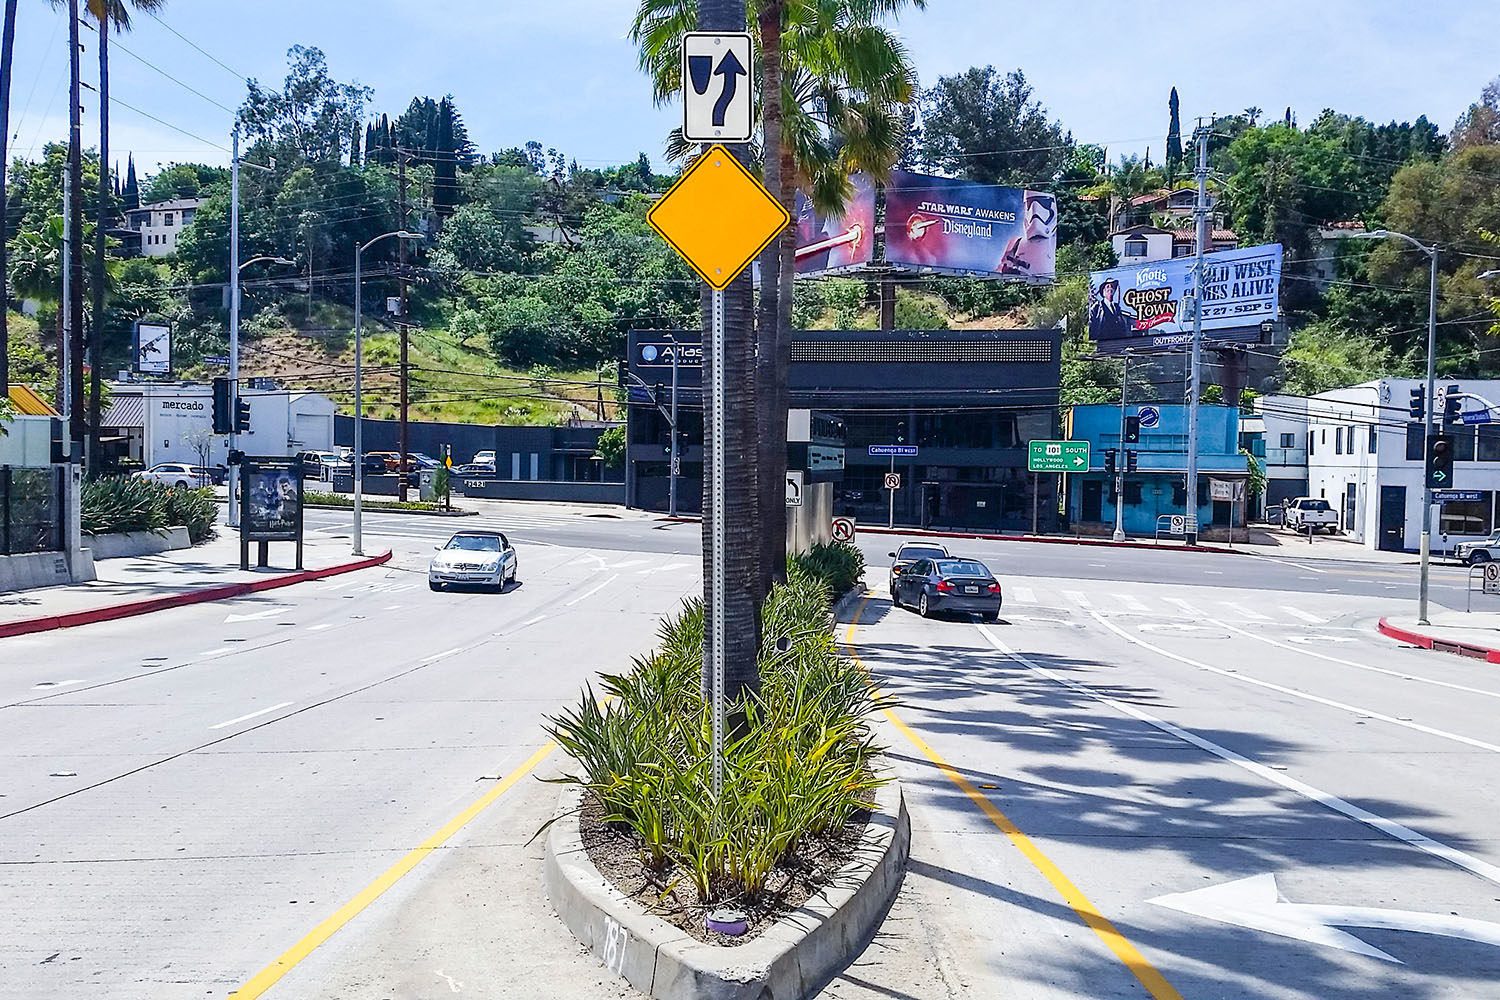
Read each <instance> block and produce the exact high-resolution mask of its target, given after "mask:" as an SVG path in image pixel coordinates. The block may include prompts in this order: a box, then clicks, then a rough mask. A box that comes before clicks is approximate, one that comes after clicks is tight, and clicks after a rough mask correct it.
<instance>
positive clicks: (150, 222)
mask: <svg viewBox="0 0 1500 1000" xmlns="http://www.w3.org/2000/svg"><path fill="white" fill-rule="evenodd" d="M203 202H204V199H203V198H176V199H174V200H172V201H158V202H154V203H152V204H150V205H142V206H141V207H140V208H132V209H130V210H129V211H128V212H126V213H125V216H126V227H127V228H129V229H133V230H135V231H136V232H138V233H140V234H141V256H143V257H166V256H169V255H171V254H174V253H176V252H177V237H178V236H179V235H181V233H182V230H183V229H184V228H185V227H186V226H187V225H188V223H190V222H192V221H193V216H194V214H196V213H197V211H198V209H200V208H202V207H203Z"/></svg>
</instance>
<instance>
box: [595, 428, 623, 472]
mask: <svg viewBox="0 0 1500 1000" xmlns="http://www.w3.org/2000/svg"><path fill="white" fill-rule="evenodd" d="M594 454H596V455H598V456H599V458H600V459H602V460H603V461H604V467H605V468H606V469H620V468H623V467H624V466H625V428H624V427H611V428H609V429H608V430H606V431H605V432H604V433H603V434H600V435H599V443H598V444H597V445H595V450H594Z"/></svg>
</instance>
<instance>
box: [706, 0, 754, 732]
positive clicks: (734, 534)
mask: <svg viewBox="0 0 1500 1000" xmlns="http://www.w3.org/2000/svg"><path fill="white" fill-rule="evenodd" d="M698 28H699V30H701V31H743V30H745V2H744V0H700V2H699V5H698ZM733 151H734V152H735V153H736V155H738V156H741V157H743V156H744V155H745V150H744V147H743V146H740V147H739V148H737V149H733ZM753 299H754V295H753V292H752V290H751V285H750V275H749V274H748V273H747V274H744V275H741V276H740V278H739V279H738V280H736V281H735V282H734V283H733V284H732V285H730V286H729V288H728V289H726V290H725V292H724V409H725V433H724V440H722V441H720V440H717V439H716V438H715V437H714V436H713V426H712V425H713V421H712V420H711V419H709V415H710V414H711V413H712V407H713V406H714V404H715V398H714V392H713V380H712V379H708V380H706V382H705V385H704V392H703V407H704V417H705V420H704V423H705V431H706V433H705V434H704V444H705V446H706V449H707V456H708V457H709V459H710V460H711V458H712V455H713V453H714V452H715V451H716V450H720V449H722V452H723V455H724V459H725V469H726V471H727V474H726V476H725V483H724V524H723V528H724V548H723V552H722V558H723V562H724V573H725V581H724V583H725V585H724V609H723V610H724V634H723V635H722V636H715V635H713V634H712V629H706V630H705V633H704V643H703V677H702V688H703V693H704V695H705V697H707V696H710V695H711V694H712V693H713V649H714V647H713V643H715V642H722V643H723V651H724V697H725V699H726V701H727V702H728V703H729V704H731V705H732V704H734V702H736V701H737V700H739V698H740V697H741V696H742V695H743V694H744V693H745V692H746V691H750V692H757V691H759V690H760V670H759V663H758V662H757V656H758V654H759V651H760V615H759V611H758V608H759V602H758V601H757V600H756V595H757V593H758V591H759V584H760V580H759V575H758V573H757V572H756V563H757V562H758V557H759V555H760V544H759V538H758V537H757V531H756V517H755V513H756V506H757V500H758V499H759V497H758V494H757V491H756V481H757V477H756V461H757V459H758V457H759V456H758V453H757V448H756V429H757V427H756V406H755V338H754V336H753V333H752V329H753V320H754V316H753ZM711 303H712V293H711V292H705V294H704V296H703V321H704V329H705V330H709V329H711V328H712V327H711V324H712V305H711ZM703 361H704V371H705V373H707V372H708V371H710V368H709V366H710V365H711V364H712V363H713V361H714V357H713V354H712V347H711V346H710V347H709V349H708V350H705V351H704V359H703ZM707 465H708V462H705V466H707ZM705 471H707V470H705ZM711 489H712V476H711V475H705V476H704V478H703V582H704V588H703V589H704V597H705V605H706V606H707V607H706V610H707V612H708V615H709V620H710V621H711V620H712V617H713V610H714V609H713V604H712V600H713V587H712V584H711V581H712V578H713V560H714V534H715V532H714V519H713V502H712V499H713V498H712V495H711ZM735 715H740V713H735ZM735 715H731V718H730V729H731V732H733V731H738V730H739V729H740V728H741V727H742V726H743V716H742V715H740V717H739V718H736V717H735Z"/></svg>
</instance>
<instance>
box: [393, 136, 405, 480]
mask: <svg viewBox="0 0 1500 1000" xmlns="http://www.w3.org/2000/svg"><path fill="white" fill-rule="evenodd" d="M396 188H397V191H398V195H397V196H398V197H399V198H400V209H399V211H400V213H401V219H400V223H401V224H400V226H399V228H401V229H405V228H406V150H404V149H402V148H400V147H399V146H398V147H397V148H396ZM396 242H397V243H398V244H399V247H398V252H399V253H400V264H399V265H398V266H399V267H400V271H398V272H397V275H398V277H397V280H398V281H399V282H400V283H401V315H400V316H398V317H396V329H398V330H400V331H401V433H400V448H401V464H400V465H399V466H398V468H397V472H396V475H397V476H398V477H399V482H398V485H397V487H396V492H397V493H398V494H399V498H398V499H400V500H401V502H402V503H405V502H406V448H407V439H406V419H407V402H408V399H407V389H406V370H407V369H406V350H407V328H406V327H407V325H406V241H405V240H397V241H396Z"/></svg>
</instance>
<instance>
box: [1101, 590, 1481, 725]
mask: <svg viewBox="0 0 1500 1000" xmlns="http://www.w3.org/2000/svg"><path fill="white" fill-rule="evenodd" d="M1089 615H1090V617H1092V618H1093V619H1094V620H1095V621H1097V622H1098V623H1099V624H1100V625H1103V626H1104V627H1105V628H1107V629H1109V630H1110V631H1111V632H1113V633H1115V635H1118V636H1119V637H1120V638H1122V639H1124V640H1125V641H1126V642H1133V643H1135V644H1136V645H1137V646H1140V647H1141V648H1143V649H1149V650H1150V651H1151V652H1153V653H1155V654H1156V655H1158V656H1165V657H1166V658H1167V659H1169V660H1176V661H1177V662H1178V663H1184V664H1187V665H1188V666H1190V667H1197V668H1198V669H1199V670H1207V671H1208V672H1209V673H1211V674H1218V675H1219V676H1220V677H1227V678H1229V679H1230V680H1232V681H1239V682H1240V683H1242V684H1253V685H1255V686H1256V687H1260V688H1265V689H1266V690H1267V691H1275V692H1277V693H1278V694H1289V695H1291V696H1292V697H1293V698H1301V699H1302V700H1303V701H1310V702H1313V703H1314V704H1317V705H1326V706H1327V707H1329V708H1336V709H1338V710H1339V711H1342V712H1349V713H1351V714H1353V715H1358V716H1364V717H1366V718H1370V719H1379V720H1380V721H1381V722H1389V723H1390V724H1391V725H1393V726H1400V727H1401V728H1403V729H1412V730H1415V731H1416V732H1419V733H1426V734H1427V735H1428V736H1436V737H1437V738H1438V739H1443V740H1452V741H1453V742H1454V743H1462V744H1463V745H1464V746H1471V747H1476V748H1478V749H1480V750H1488V751H1490V752H1491V753H1500V744H1495V743H1487V742H1485V741H1484V740H1476V739H1474V738H1473V737H1472V736H1461V735H1459V734H1458V733H1450V732H1448V731H1447V730H1444V729H1436V728H1434V727H1432V726H1424V725H1422V724H1421V723H1420V722H1412V721H1411V720H1410V719H1401V718H1397V717H1396V716H1394V715H1386V714H1384V713H1382V712H1377V711H1375V710H1373V709H1369V708H1360V707H1359V706H1358V705H1350V704H1349V703H1347V702H1342V701H1335V700H1334V699H1332V698H1324V697H1322V696H1320V695H1315V694H1309V693H1307V692H1306V691H1298V690H1297V689H1296V688H1290V687H1287V686H1286V685H1285V684H1273V683H1272V682H1271V681H1263V680H1260V679H1259V678H1256V677H1250V676H1247V675H1245V674H1241V673H1237V672H1235V671H1232V670H1225V669H1224V668H1223V667H1215V666H1211V665H1209V664H1207V663H1204V662H1203V661H1202V660H1195V659H1193V658H1192V657H1188V656H1180V655H1178V654H1177V653H1173V652H1169V651H1168V650H1165V649H1162V648H1161V647H1160V646H1156V645H1153V644H1151V643H1149V642H1147V641H1146V640H1144V639H1141V638H1139V637H1137V636H1133V635H1131V634H1130V633H1129V632H1126V631H1124V630H1123V629H1120V628H1116V627H1115V626H1114V625H1113V624H1111V623H1110V622H1107V621H1105V620H1104V618H1103V617H1102V616H1101V615H1100V614H1099V613H1098V612H1096V611H1090V612H1089ZM1214 624H1216V625H1219V626H1220V627H1222V628H1225V629H1229V630H1230V631H1233V632H1240V633H1241V634H1242V635H1250V633H1248V632H1244V631H1243V630H1242V629H1237V628H1233V627H1231V626H1228V625H1224V624H1222V623H1221V622H1215V623H1214ZM1267 641H1270V640H1267ZM1284 648H1288V649H1289V648H1291V647H1284ZM1309 655H1320V654H1314V653H1311V652H1310V651H1309Z"/></svg>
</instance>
